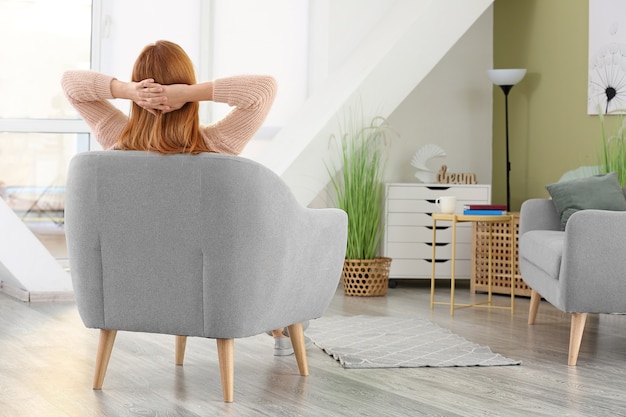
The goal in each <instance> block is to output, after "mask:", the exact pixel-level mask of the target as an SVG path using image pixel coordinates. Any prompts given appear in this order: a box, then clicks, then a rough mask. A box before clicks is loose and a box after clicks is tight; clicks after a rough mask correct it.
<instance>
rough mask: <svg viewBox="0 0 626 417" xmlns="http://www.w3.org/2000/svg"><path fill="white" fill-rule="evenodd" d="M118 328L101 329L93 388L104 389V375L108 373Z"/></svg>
mask: <svg viewBox="0 0 626 417" xmlns="http://www.w3.org/2000/svg"><path fill="white" fill-rule="evenodd" d="M116 335H117V330H104V329H101V330H100V340H99V341H98V353H97V354H96V369H95V371H94V375H93V389H102V383H103V382H104V376H105V375H106V373H107V367H108V366H109V359H110V358H111V352H112V351H113V344H114V343H115V336H116Z"/></svg>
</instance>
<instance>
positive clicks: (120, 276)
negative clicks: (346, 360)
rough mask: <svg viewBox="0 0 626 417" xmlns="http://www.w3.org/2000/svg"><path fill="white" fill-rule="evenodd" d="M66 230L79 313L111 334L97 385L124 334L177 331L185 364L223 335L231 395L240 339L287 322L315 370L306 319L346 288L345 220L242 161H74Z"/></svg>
mask: <svg viewBox="0 0 626 417" xmlns="http://www.w3.org/2000/svg"><path fill="white" fill-rule="evenodd" d="M66 234H67V242H68V251H69V258H70V269H71V276H72V282H73V286H74V292H75V298H76V304H77V307H78V311H79V313H80V316H81V319H82V320H83V322H84V324H85V326H86V327H89V328H96V329H101V330H100V345H99V348H98V353H97V358H96V370H95V374H94V384H93V387H94V389H101V387H102V383H103V381H104V376H105V373H106V369H107V365H108V361H109V357H110V355H111V351H112V348H113V343H114V340H115V335H116V332H117V331H118V330H126V331H133V332H147V333H164V334H171V335H176V336H177V337H176V343H175V346H176V353H175V362H176V364H178V365H182V362H183V358H184V350H185V342H186V337H187V336H198V337H204V338H213V339H217V346H218V356H219V363H220V372H221V377H222V389H223V393H224V401H226V402H231V401H233V397H234V388H233V384H234V383H233V379H234V364H233V361H234V343H233V339H235V338H240V337H246V336H252V335H256V334H260V333H262V332H265V331H267V330H271V329H277V328H280V327H285V326H288V327H289V331H290V335H291V336H290V337H291V341H292V343H293V347H294V351H295V357H296V360H297V363H298V367H299V371H300V374H301V375H307V374H308V369H307V361H306V352H305V346H304V337H303V333H302V326H301V323H302V322H303V321H305V320H310V319H315V318H318V317H320V316H321V315H322V314H323V313H324V311H325V310H326V309H327V307H328V305H329V303H330V301H331V298H332V297H333V294H334V293H335V291H336V289H337V285H338V282H339V279H340V276H341V269H342V265H343V260H344V255H345V248H346V235H347V216H346V214H345V213H344V212H343V211H340V210H337V209H316V210H314V209H308V208H305V207H302V206H301V205H299V204H298V203H297V202H296V201H295V199H294V198H293V196H292V194H291V192H290V190H289V189H288V187H287V186H286V185H285V184H284V182H283V181H282V180H281V179H280V178H278V177H277V176H276V175H275V174H274V173H273V172H271V171H270V170H269V169H267V168H265V167H263V166H261V165H260V164H257V163H255V162H253V161H250V160H247V159H244V158H240V157H234V156H227V155H218V154H199V155H182V154H181V155H166V156H164V155H158V154H152V153H148V152H139V151H132V152H131V151H98V152H87V153H82V154H79V155H77V156H75V157H74V158H73V160H72V162H71V164H70V168H69V173H68V180H67V196H66ZM269 352H271V349H268V354H271V353H269Z"/></svg>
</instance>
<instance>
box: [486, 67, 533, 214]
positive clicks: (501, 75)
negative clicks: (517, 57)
mask: <svg viewBox="0 0 626 417" xmlns="http://www.w3.org/2000/svg"><path fill="white" fill-rule="evenodd" d="M487 75H488V76H489V79H490V80H491V82H492V83H494V84H495V85H497V86H499V87H500V88H501V89H502V92H504V117H505V139H506V211H511V159H510V158H509V92H510V91H511V88H513V86H514V85H515V84H517V83H518V82H520V81H522V78H524V75H526V70H525V69H492V70H488V71H487Z"/></svg>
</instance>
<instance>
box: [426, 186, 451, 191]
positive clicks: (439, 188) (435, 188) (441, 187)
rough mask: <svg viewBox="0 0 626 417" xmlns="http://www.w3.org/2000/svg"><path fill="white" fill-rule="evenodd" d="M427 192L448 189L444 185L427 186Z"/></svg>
mask: <svg viewBox="0 0 626 417" xmlns="http://www.w3.org/2000/svg"><path fill="white" fill-rule="evenodd" d="M426 188H428V189H429V190H449V189H450V187H446V186H445V185H431V186H427V187H426Z"/></svg>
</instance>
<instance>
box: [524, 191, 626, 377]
mask: <svg viewBox="0 0 626 417" xmlns="http://www.w3.org/2000/svg"><path fill="white" fill-rule="evenodd" d="M625 236H626V212H624V211H606V210H581V211H576V212H575V213H574V214H572V215H571V217H569V220H568V221H567V225H566V227H565V230H562V228H561V219H560V217H559V214H558V212H557V210H556V208H555V204H554V203H553V201H552V200H548V199H532V200H528V201H526V202H524V203H523V205H522V208H521V213H520V231H519V264H520V271H521V274H522V278H523V280H524V281H525V282H526V284H528V286H529V287H531V289H532V295H531V305H530V311H529V317H528V323H529V324H534V323H535V319H536V315H537V310H538V307H539V304H540V301H541V297H543V298H545V299H546V300H547V301H548V302H550V303H551V304H552V305H554V306H555V307H556V308H558V309H560V310H562V311H565V312H568V313H572V317H571V335H570V345H569V357H568V364H569V365H576V363H577V360H578V353H579V350H580V344H581V340H582V335H583V330H584V326H585V321H586V318H587V314H588V313H625V312H626V256H625V255H626V238H625Z"/></svg>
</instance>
